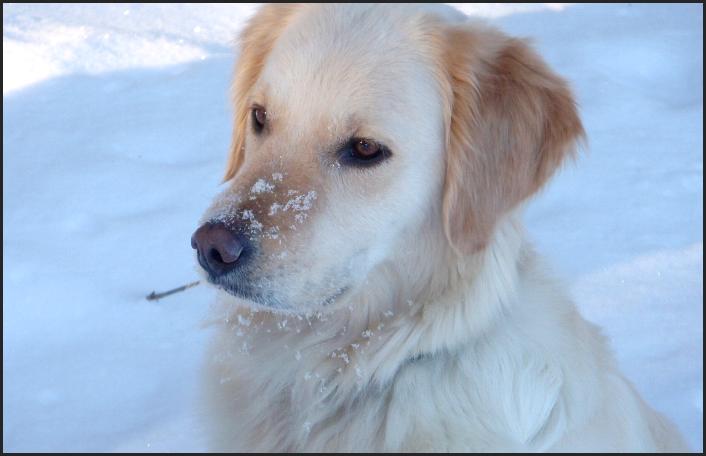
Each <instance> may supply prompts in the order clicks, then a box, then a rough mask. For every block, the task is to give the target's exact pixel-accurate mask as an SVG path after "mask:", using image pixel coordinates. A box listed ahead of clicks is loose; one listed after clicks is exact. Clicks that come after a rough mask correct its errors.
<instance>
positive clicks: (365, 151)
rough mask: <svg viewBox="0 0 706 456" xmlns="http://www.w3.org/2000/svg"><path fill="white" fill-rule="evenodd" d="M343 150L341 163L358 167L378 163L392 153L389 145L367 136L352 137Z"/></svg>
mask: <svg viewBox="0 0 706 456" xmlns="http://www.w3.org/2000/svg"><path fill="white" fill-rule="evenodd" d="M341 152H342V153H341V154H340V162H341V164H343V165H350V166H358V167H365V166H373V165H376V164H377V163H380V162H381V161H383V160H384V159H386V158H387V157H389V156H390V155H391V154H390V151H389V149H388V148H387V147H385V146H384V145H382V144H380V143H379V142H377V141H374V140H372V139H367V138H351V139H350V140H349V141H348V143H347V144H346V145H345V146H344V147H343V149H342V150H341Z"/></svg>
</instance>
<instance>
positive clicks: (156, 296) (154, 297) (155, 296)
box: [145, 280, 201, 301]
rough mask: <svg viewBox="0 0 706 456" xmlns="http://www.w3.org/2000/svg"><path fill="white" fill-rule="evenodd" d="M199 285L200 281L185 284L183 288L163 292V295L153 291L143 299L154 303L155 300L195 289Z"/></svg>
mask: <svg viewBox="0 0 706 456" xmlns="http://www.w3.org/2000/svg"><path fill="white" fill-rule="evenodd" d="M200 283H201V281H199V280H197V281H196V282H191V283H188V284H186V285H183V286H181V287H179V288H175V289H173V290H169V291H165V292H163V293H155V292H154V291H153V292H152V293H150V294H148V295H147V296H145V297H146V298H147V300H148V301H156V300H157V299H160V298H163V297H165V296H169V295H170V294H174V293H179V292H180V291H184V290H186V289H187V288H191V287H195V286H196V285H198V284H200Z"/></svg>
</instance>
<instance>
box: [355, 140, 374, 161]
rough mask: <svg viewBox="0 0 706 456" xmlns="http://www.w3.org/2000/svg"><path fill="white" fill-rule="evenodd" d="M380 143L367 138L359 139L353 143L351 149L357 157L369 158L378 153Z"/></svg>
mask: <svg viewBox="0 0 706 456" xmlns="http://www.w3.org/2000/svg"><path fill="white" fill-rule="evenodd" d="M380 150H381V149H380V145H379V144H378V143H376V142H373V141H370V140H368V139H359V140H357V141H356V142H355V144H353V151H354V152H355V155H356V156H357V158H360V159H361V160H370V159H373V158H375V156H376V155H377V154H379V153H380Z"/></svg>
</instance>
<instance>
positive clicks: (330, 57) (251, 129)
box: [205, 6, 443, 310]
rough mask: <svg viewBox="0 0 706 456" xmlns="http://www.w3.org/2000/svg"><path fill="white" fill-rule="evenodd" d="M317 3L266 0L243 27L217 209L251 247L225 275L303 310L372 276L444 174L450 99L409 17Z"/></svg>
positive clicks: (228, 284)
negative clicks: (396, 21) (446, 101)
mask: <svg viewBox="0 0 706 456" xmlns="http://www.w3.org/2000/svg"><path fill="white" fill-rule="evenodd" d="M307 9H309V8H308V7H304V8H301V10H300V9H298V8H292V9H287V8H283V7H273V6H270V7H266V8H265V9H264V10H263V11H261V12H260V13H259V14H258V16H256V17H255V18H254V19H253V20H252V21H251V22H250V24H249V26H248V28H247V29H246V30H245V32H244V33H243V46H244V47H243V52H242V56H241V59H240V61H239V63H238V68H237V74H236V79H235V87H234V91H235V98H236V109H237V113H236V116H237V119H236V122H237V124H236V128H235V138H234V146H233V148H234V150H233V151H232V156H231V163H230V165H229V170H228V174H227V176H226V179H228V180H229V182H228V185H229V187H228V188H227V189H226V190H225V191H224V192H223V193H222V194H221V195H220V196H219V197H218V198H217V199H216V201H215V202H214V204H213V206H212V207H211V209H210V210H209V211H208V212H207V214H206V218H205V221H208V220H211V221H224V222H225V223H226V224H227V225H230V226H235V225H239V226H240V227H241V228H238V229H240V230H242V231H244V232H245V233H246V235H247V238H248V241H249V243H250V246H249V247H246V248H250V249H252V254H250V255H247V257H246V258H245V259H244V260H245V261H244V263H243V264H242V266H239V267H238V268H237V269H238V270H237V271H235V272H234V273H231V274H230V275H229V276H228V277H225V278H223V279H219V280H216V281H215V282H216V283H218V284H219V285H220V286H221V287H222V288H224V289H225V290H226V291H230V292H232V293H233V294H236V295H239V296H241V297H244V298H248V299H250V300H253V301H255V302H258V303H260V304H264V305H268V306H272V307H275V308H285V309H293V310H306V309H312V308H317V307H319V306H325V305H330V304H331V303H332V302H333V301H334V300H335V299H336V298H337V297H338V296H340V295H342V294H344V293H346V292H347V291H349V290H350V289H351V288H353V287H355V286H357V285H358V284H360V282H361V281H362V280H363V279H364V278H365V277H366V275H367V273H368V272H369V271H370V269H371V268H372V267H374V266H375V264H377V263H378V262H379V261H381V260H383V259H384V258H385V257H386V255H387V251H388V249H389V246H391V245H393V244H394V243H395V242H394V241H395V238H396V237H397V236H400V235H401V234H402V233H401V232H402V231H404V229H405V228H406V227H407V226H408V225H410V224H414V223H418V219H419V218H420V217H419V214H420V213H423V212H425V211H426V210H427V207H428V206H430V205H431V204H432V202H431V196H432V195H434V194H435V193H437V194H438V192H439V189H440V188H441V186H442V179H443V172H442V170H443V156H442V153H443V126H442V119H441V110H442V106H441V100H440V99H439V96H438V94H437V91H435V82H434V79H433V78H434V75H433V73H432V72H431V71H430V70H429V65H428V64H427V65H422V64H421V63H420V60H421V56H419V55H415V54H416V53H415V52H414V49H413V48H411V47H409V46H408V45H405V41H407V42H409V40H410V38H409V37H406V36H405V35H404V34H405V31H404V30H394V28H392V25H391V24H386V23H385V21H383V20H381V19H382V18H377V19H376V18H375V11H374V10H365V9H360V8H356V7H352V8H351V9H350V11H349V12H348V13H349V14H344V15H340V14H339V15H336V16H330V15H328V14H326V13H327V11H326V8H320V9H319V7H315V8H311V9H312V10H314V9H319V11H310V12H309V13H310V14H304V13H306V12H307V11H302V10H307ZM356 24H357V25H356ZM388 27H389V29H388V30H387V32H385V33H382V34H381V33H380V28H388ZM280 32H281V34H280V35H279V36H278V37H277V39H275V37H274V36H272V35H273V34H277V33H280ZM262 48H265V49H267V48H271V49H269V50H268V51H267V52H266V53H265V50H263V49H262ZM236 282H238V283H236Z"/></svg>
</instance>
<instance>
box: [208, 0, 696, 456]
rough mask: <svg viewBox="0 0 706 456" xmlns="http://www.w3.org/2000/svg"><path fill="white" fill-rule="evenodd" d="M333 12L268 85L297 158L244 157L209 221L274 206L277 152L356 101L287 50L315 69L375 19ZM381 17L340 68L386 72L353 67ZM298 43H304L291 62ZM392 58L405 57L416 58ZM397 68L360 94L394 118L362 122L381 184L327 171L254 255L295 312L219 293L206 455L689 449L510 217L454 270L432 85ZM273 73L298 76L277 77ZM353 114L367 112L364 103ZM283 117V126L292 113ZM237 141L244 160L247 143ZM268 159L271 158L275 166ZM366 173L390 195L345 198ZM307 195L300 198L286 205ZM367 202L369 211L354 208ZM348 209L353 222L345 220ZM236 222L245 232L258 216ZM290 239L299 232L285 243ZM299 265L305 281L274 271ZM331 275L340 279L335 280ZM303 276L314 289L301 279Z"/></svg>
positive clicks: (386, 18) (400, 61) (293, 40)
mask: <svg viewBox="0 0 706 456" xmlns="http://www.w3.org/2000/svg"><path fill="white" fill-rule="evenodd" d="M328 8H329V9H326V10H323V11H324V12H325V13H326V14H328V15H329V16H323V17H324V18H326V19H327V20H326V21H323V20H322V16H315V15H313V14H312V16H311V17H304V18H303V19H301V20H300V23H299V28H296V26H292V28H291V29H288V30H287V31H285V32H284V35H283V37H282V38H280V41H279V42H278V43H277V46H276V47H275V48H274V50H273V51H272V56H271V58H270V59H269V60H268V62H267V66H266V67H265V69H264V73H263V80H264V81H266V86H267V88H269V89H268V90H270V91H271V92H269V95H268V96H269V98H267V100H268V103H270V106H273V107H272V109H271V110H270V109H269V108H268V113H269V112H272V113H273V114H272V115H273V116H274V118H275V119H276V121H277V122H279V123H278V124H273V125H275V127H273V133H272V138H273V139H272V141H273V143H274V142H275V141H279V143H278V144H280V145H282V146H283V147H281V148H280V149H278V150H285V151H286V152H283V154H286V153H290V154H291V155H292V157H288V156H286V155H282V154H280V155H278V156H277V159H276V160H275V159H271V160H270V159H266V158H264V157H265V156H266V155H265V154H266V153H271V154H274V152H267V149H266V147H265V146H262V147H263V148H262V149H260V152H258V154H255V153H252V154H250V156H249V157H246V162H245V165H244V170H243V171H241V173H240V174H239V175H238V177H237V178H236V180H235V181H236V183H234V184H233V185H234V186H233V188H232V189H230V190H228V191H227V192H225V193H224V196H223V197H222V198H221V199H220V200H217V201H216V203H215V204H214V207H213V208H212V210H211V212H210V213H209V214H210V215H211V216H213V214H216V215H218V214H223V213H224V211H226V212H227V211H230V210H232V208H233V204H239V203H240V202H242V201H246V200H247V201H249V200H253V201H255V202H257V198H261V197H268V198H269V197H273V198H274V196H273V192H275V193H276V192H277V191H279V188H280V187H281V188H282V189H283V190H282V191H283V192H284V191H285V190H286V189H287V188H288V187H287V185H288V178H289V177H288V175H289V173H288V170H291V169H292V167H297V166H302V165H297V164H296V163H297V162H296V161H293V160H303V159H302V158H301V156H299V157H296V156H294V155H296V154H294V153H293V152H292V151H299V149H295V148H292V147H288V148H285V147H284V145H289V143H292V144H304V143H306V141H307V139H306V138H308V137H310V136H311V137H313V136H314V135H313V134H312V135H307V134H306V132H307V129H309V128H311V125H312V124H316V122H317V119H320V118H321V115H322V113H326V112H327V110H329V111H331V112H333V113H334V115H333V117H332V118H334V119H340V122H344V121H345V116H344V114H346V110H347V109H351V106H352V105H351V104H350V103H347V102H346V99H345V97H343V94H345V93H346V92H347V90H348V89H345V88H342V87H344V86H345V83H346V74H347V73H346V72H345V71H344V72H343V73H341V74H338V75H336V76H335V77H333V76H330V75H329V74H327V73H326V72H324V73H323V74H322V73H321V72H320V70H321V68H320V67H316V65H317V64H318V63H317V61H316V60H315V59H313V57H312V59H313V60H306V59H301V58H298V57H301V54H297V52H303V53H304V55H315V56H318V55H319V54H318V53H320V57H321V59H324V60H325V57H326V56H327V55H328V54H326V53H325V52H324V50H322V49H324V48H325V47H326V46H330V47H335V46H336V45H341V44H340V42H337V41H335V39H333V38H330V36H329V35H330V34H331V33H337V32H338V33H344V31H339V30H338V29H337V27H342V28H343V26H344V25H345V24H347V19H348V18H349V17H352V16H351V15H352V14H353V13H355V14H358V13H361V14H363V15H362V16H360V17H370V16H365V14H364V13H365V10H364V9H362V8H365V7H360V8H361V9H360V10H357V9H355V8H359V7H357V6H345V7H344V6H335V7H334V6H331V7H328ZM376 8H380V10H376V14H375V15H374V17H375V19H374V21H373V20H372V19H370V20H371V21H373V22H372V23H361V25H360V27H359V28H360V30H362V32H361V33H360V37H358V38H356V37H355V36H346V38H347V39H349V41H350V43H348V44H347V45H348V46H350V47H351V52H350V53H344V52H340V51H341V50H340V49H335V54H336V55H337V56H338V57H339V58H340V57H341V56H350V55H359V56H364V57H361V58H363V59H364V60H363V61H360V60H356V61H355V62H353V63H354V64H357V65H364V66H365V65H379V64H380V62H378V60H382V62H383V63H384V62H385V59H387V58H393V57H390V56H389V54H385V53H384V52H383V51H382V50H380V52H379V54H375V53H372V54H366V51H365V47H364V45H365V42H366V41H365V40H366V39H368V38H369V35H367V34H366V33H382V31H385V33H387V31H388V30H392V31H394V30H393V28H392V26H393V25H396V24H397V22H400V21H402V20H401V19H400V17H401V16H403V15H404V14H406V13H400V12H399V10H392V9H382V7H376ZM410 8H411V7H410ZM435 8H436V7H425V9H424V11H428V10H430V9H435ZM351 11H353V13H351ZM442 13H443V14H441V16H443V17H445V18H446V20H448V21H458V19H459V15H458V14H455V13H454V14H452V13H450V12H449V10H447V9H444V10H443V11H442ZM320 14H324V13H320ZM356 17H357V16H356ZM302 24H305V25H302ZM366 27H367V28H366ZM345 30H348V29H345ZM392 31H391V32H390V33H393V32H392ZM317 33H318V34H319V35H317ZM302 36H307V37H309V38H311V39H312V40H313V41H311V40H310V41H303V40H302V38H301V37H302ZM319 36H321V37H320V38H318V41H317V37H319ZM326 37H328V38H326ZM393 38H395V37H394V36H393ZM356 39H358V40H359V42H356ZM361 40H362V41H361ZM302 43H307V44H306V46H309V47H310V48H305V49H304V50H303V51H302V50H300V47H301V46H304V45H303V44H302ZM395 44H396V45H399V46H398V47H399V49H402V50H404V49H409V47H410V46H411V45H410V44H409V43H406V44H405V43H399V42H398V41H395ZM341 46H344V45H341ZM298 49H299V50H298ZM331 52H334V51H331ZM399 52H401V51H399ZM356 53H357V54H356ZM395 58H397V61H396V64H397V65H400V66H399V68H397V69H396V70H394V71H398V72H399V71H400V68H403V67H404V68H407V67H405V65H407V66H409V68H411V69H414V68H415V65H418V66H419V65H421V66H420V67H419V71H412V72H411V73H409V74H408V77H407V78H406V79H405V81H404V83H402V82H401V81H398V80H392V79H389V78H388V79H385V73H384V71H385V67H384V65H383V66H379V68H380V72H379V73H376V74H378V76H379V78H380V79H372V81H373V82H372V83H371V84H372V85H375V86H376V87H373V88H372V89H371V90H373V92H371V93H373V95H371V98H370V99H375V100H379V99H381V98H382V99H384V98H385V96H387V95H389V94H390V93H392V94H394V95H395V97H396V98H394V101H395V103H397V105H396V107H398V108H400V109H398V110H396V111H395V115H394V118H375V119H374V121H373V122H371V124H372V125H375V128H377V129H378V130H375V131H373V133H374V134H375V135H376V137H382V138H384V139H385V140H386V141H390V142H391V143H393V144H395V146H396V147H397V148H398V150H400V151H408V152H409V154H408V155H407V156H405V155H404V154H402V153H400V154H397V155H396V156H395V157H394V159H393V160H391V163H390V164H389V165H385V166H387V167H386V168H384V169H383V170H381V171H376V172H377V173H378V174H374V173H372V172H371V173H369V174H368V175H365V176H367V177H360V176H358V177H351V176H352V175H351V174H343V173H345V172H346V171H345V170H343V171H341V170H337V169H334V170H332V171H330V172H331V173H338V174H334V175H333V177H330V176H328V177H326V176H324V177H323V178H321V179H322V181H319V182H318V184H317V188H318V194H317V195H318V196H317V198H315V199H314V198H311V201H308V203H307V211H308V210H309V208H311V209H312V212H311V215H310V216H307V217H306V218H302V220H301V224H300V225H297V226H296V232H295V231H292V232H290V233H284V232H283V233H281V238H278V239H277V240H278V241H281V242H280V244H282V242H284V244H283V245H282V247H281V249H282V250H281V251H280V252H271V253H270V257H268V259H269V261H273V262H274V263H276V264H277V268H278V269H277V271H278V273H279V274H280V276H278V277H280V279H279V281H272V282H268V284H269V285H268V286H271V287H272V288H277V291H278V293H279V294H278V295H277V296H286V297H288V299H291V300H292V301H293V302H294V301H297V302H298V305H293V306H292V307H291V308H289V309H288V312H287V313H277V312H275V311H273V310H269V309H267V308H263V307H250V306H251V305H252V303H248V302H244V301H241V300H239V299H236V298H234V297H233V296H231V295H229V294H227V293H222V296H221V299H220V310H219V311H218V312H217V314H216V315H215V316H214V318H213V324H214V325H216V326H217V327H218V334H217V337H216V339H215V340H214V342H213V344H212V346H211V350H210V352H209V354H208V357H207V360H206V365H205V371H206V376H205V377H206V379H205V384H206V388H205V400H206V402H207V404H208V416H209V417H210V421H211V424H212V426H211V428H212V430H213V449H214V450H221V451H236V450H241V451H356V450H357V451H373V450H376V451H425V450H426V451H655V450H683V449H685V446H684V444H683V442H682V440H681V438H680V436H679V435H678V433H677V432H676V431H675V430H674V428H673V426H672V425H671V424H669V423H668V422H667V421H666V420H665V419H664V418H663V417H662V416H661V415H659V414H658V413H656V412H655V411H653V410H652V409H651V408H650V407H649V406H648V405H646V404H645V403H644V402H643V401H642V400H641V399H640V397H639V395H638V394H637V393H636V392H635V390H634V388H633V387H632V386H631V385H630V383H629V382H628V381H627V380H626V379H624V378H623V377H622V376H621V374H620V373H619V372H618V370H617V368H616V366H615V361H614V359H613V357H612V355H611V354H610V352H609V351H608V348H607V344H606V341H605V340H604V338H603V336H602V335H601V334H600V332H599V330H598V329H597V328H596V327H595V326H593V325H592V324H590V323H588V322H587V321H585V320H584V319H583V318H582V317H581V316H580V315H579V314H578V312H577V310H576V309H575V307H574V305H573V304H572V302H571V300H570V299H569V298H568V297H567V296H566V294H565V292H564V291H563V290H562V288H561V287H560V286H559V285H558V284H557V283H555V282H554V281H553V280H552V279H550V278H549V277H548V275H547V273H546V272H545V271H546V269H547V268H546V267H544V266H543V265H542V264H541V261H540V260H539V259H538V258H537V256H536V255H535V253H534V252H533V250H532V248H531V247H530V246H529V245H528V243H527V242H526V241H525V239H524V235H523V230H522V227H521V225H520V223H519V221H518V220H519V209H516V210H514V211H511V212H510V213H509V214H507V215H506V216H504V218H502V219H501V221H500V222H499V223H498V224H497V226H496V229H495V231H494V235H493V238H492V239H491V241H490V242H489V243H488V245H487V246H486V247H485V248H484V249H482V250H481V251H479V252H477V253H475V254H472V255H466V256H459V255H458V254H457V252H455V251H454V250H453V249H452V248H451V246H450V245H449V244H448V242H447V240H446V238H445V237H444V230H443V228H442V226H441V225H442V221H441V219H442V217H441V209H440V204H439V201H440V199H441V192H442V186H443V169H442V168H443V167H442V166H441V163H443V155H442V154H443V138H442V134H441V131H440V125H441V115H439V118H438V119H437V120H438V125H437V124H432V125H430V123H429V122H427V121H425V120H424V119H425V113H428V112H439V113H440V112H441V104H442V103H441V100H440V96H439V94H438V92H437V91H435V90H434V89H433V87H434V85H433V83H432V81H433V72H432V71H428V72H425V71H423V70H424V66H423V65H424V63H423V62H422V61H417V60H411V59H410V60H409V61H406V60H405V59H404V58H403V57H401V56H400V55H399V54H397V55H395ZM427 63H428V62H427ZM283 68H284V69H286V70H287V71H288V72H289V73H291V74H292V75H294V76H292V77H287V74H285V73H283V72H282V71H283ZM311 68H315V71H314V70H312V71H314V72H313V73H311V71H310V69H311ZM324 68H326V67H324ZM351 68H355V65H352V67H351ZM334 70H336V71H343V70H342V68H339V67H337V68H331V71H334ZM308 71H309V73H307V72H308ZM347 71H351V70H350V68H348V70H347ZM390 71H392V70H390ZM403 74H407V73H403ZM307 75H308V76H307ZM307 77H309V79H307ZM327 77H329V78H328V79H327ZM301 81H308V82H307V83H306V84H304V85H305V86H310V85H312V84H319V85H320V86H321V88H320V92H319V93H318V94H317V96H316V97H312V96H311V94H310V93H308V92H302V91H301V90H299V89H298V88H297V87H299V85H298V84H299V83H301ZM348 82H350V81H348ZM352 84H353V86H355V85H356V83H355V82H353V83H352ZM326 87H328V89H327V88H326ZM265 89H266V88H261V87H260V88H258V90H265ZM278 94H279V96H278ZM327 94H328V95H327ZM358 94H359V95H360V93H358ZM386 94H387V95H386ZM327 96H328V98H327ZM361 97H362V98H361ZM283 100H284V101H283ZM357 100H358V101H359V102H360V103H363V106H366V105H365V103H366V98H365V96H363V95H361V96H360V97H359V98H357ZM361 100H362V101H361ZM290 102H291V103H292V105H294V106H296V111H295V112H296V116H292V117H287V113H286V111H287V110H286V107H287V106H286V104H287V103H290ZM368 107H369V106H368ZM365 109H367V108H365ZM365 109H363V110H362V112H364V111H365ZM371 112H372V111H371ZM336 114H340V115H338V116H336ZM268 115H269V114H268ZM371 116H373V117H374V113H371ZM285 125H287V127H286V128H288V129H289V130H288V131H287V132H286V134H285V133H282V137H281V138H279V139H277V137H276V136H275V135H276V134H277V133H276V132H275V131H276V128H280V129H283V128H285V127H284V126H285ZM337 125H338V124H337V123H336V122H333V123H332V126H331V127H330V128H331V129H333V130H334V131H333V132H332V134H331V138H336V137H337V133H336V131H335V130H336V128H339V126H337ZM370 128H372V127H370ZM367 131H372V130H367ZM371 134H372V133H371ZM319 137H321V135H319ZM248 144H249V145H248V147H249V148H253V147H256V145H257V144H258V143H257V142H255V141H254V140H252V141H251V142H250V143H248ZM263 144H264V143H263ZM312 147H313V146H312ZM415 148H416V149H415ZM302 149H304V147H302ZM262 151H264V152H262ZM298 153H299V154H300V155H301V153H300V152H298ZM271 156H272V157H274V155H271ZM248 160H250V161H248ZM268 160H270V161H268ZM265 162H268V163H270V162H272V163H275V162H276V163H277V166H281V169H280V168H277V169H271V168H268V167H267V166H264V165H262V163H265ZM288 167H289V168H288ZM273 173H276V174H277V179H275V178H274V176H275V174H273ZM380 173H383V177H384V178H385V179H387V180H388V181H389V183H386V184H385V185H381V183H380V182H382V181H383V178H380V181H377V182H375V183H374V184H375V185H377V186H379V187H380V188H382V190H380V193H379V194H378V195H377V197H376V198H375V199H374V200H372V199H371V198H369V197H368V196H367V195H362V196H361V195H359V194H355V192H354V188H355V185H353V184H356V185H358V186H359V187H360V186H361V185H359V184H358V183H359V182H365V181H363V180H362V179H364V178H366V179H376V177H375V176H378V175H380ZM269 176H273V178H272V179H269ZM283 176H284V177H283ZM238 179H240V181H242V183H238ZM248 179H249V180H248ZM262 179H264V180H262ZM326 179H328V180H326ZM356 179H357V180H356ZM321 182H323V183H321ZM352 183H353V184H352ZM307 191H309V188H308V187H305V188H300V190H299V193H297V194H299V195H305V194H307ZM282 194H283V195H286V194H285V193H282ZM239 195H246V196H247V198H246V197H241V196H239ZM366 198H367V199H368V200H370V201H369V203H367V204H365V205H363V204H361V201H365V200H366ZM233 201H235V203H233ZM272 201H276V202H275V203H272V202H269V200H268V203H267V204H266V208H265V209H264V210H265V212H264V214H265V216H267V215H269V216H275V215H277V214H280V215H281V213H282V212H284V211H285V208H287V206H286V204H287V203H286V201H285V200H284V199H282V200H281V201H280V200H277V199H275V200H272ZM309 203H310V204H309ZM361 207H364V208H365V209H364V210H363V209H356V210H355V211H354V210H353V209H352V208H361ZM390 208H394V210H391V209H390ZM267 211H269V212H267ZM247 214H248V216H249V218H248V220H254V217H255V215H253V214H252V212H249V213H247ZM250 216H252V217H250ZM261 218H262V219H263V220H261V222H262V223H263V224H264V225H263V226H261V227H260V228H261V230H260V231H267V229H268V228H269V227H268V221H267V219H266V217H264V216H263V217H261ZM258 223H260V222H258ZM301 233H308V235H306V236H305V237H302V238H297V236H304V235H302V234H301ZM282 240H284V241H282ZM288 240H289V241H288ZM295 241H296V242H295ZM287 242H290V243H291V244H290V245H289V246H287V245H286V244H287ZM278 245H279V244H278ZM292 245H294V247H292ZM288 247H289V248H288ZM305 247H306V248H305ZM278 248H279V247H278ZM287 252H289V254H288V255H286V253H287ZM293 257H298V259H299V260H300V261H303V264H305V265H306V266H305V267H302V266H301V264H302V263H299V264H300V265H299V266H296V264H294V263H291V264H289V263H287V262H288V261H294V260H293V259H292V258H293ZM302 258H303V260H302ZM274 263H273V264H274ZM273 267H274V266H273ZM330 271H334V273H335V274H330ZM334 276H335V277H336V280H339V282H340V283H339V282H336V283H335V284H330V283H329V282H331V283H333V279H332V278H329V277H334ZM307 277H308V278H311V282H310V283H305V282H304V281H303V278H307ZM344 282H345V283H344ZM342 284H343V285H348V286H349V288H350V290H349V291H348V292H347V293H344V294H343V295H342V296H341V297H340V298H338V299H337V300H336V303H335V305H332V306H330V308H329V307H326V306H323V307H321V306H307V305H306V303H305V301H306V300H307V299H311V300H312V302H315V303H320V302H321V300H323V299H325V298H326V297H327V296H328V295H330V293H331V290H335V289H338V288H340V287H341V286H342ZM293 290H294V291H293Z"/></svg>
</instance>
